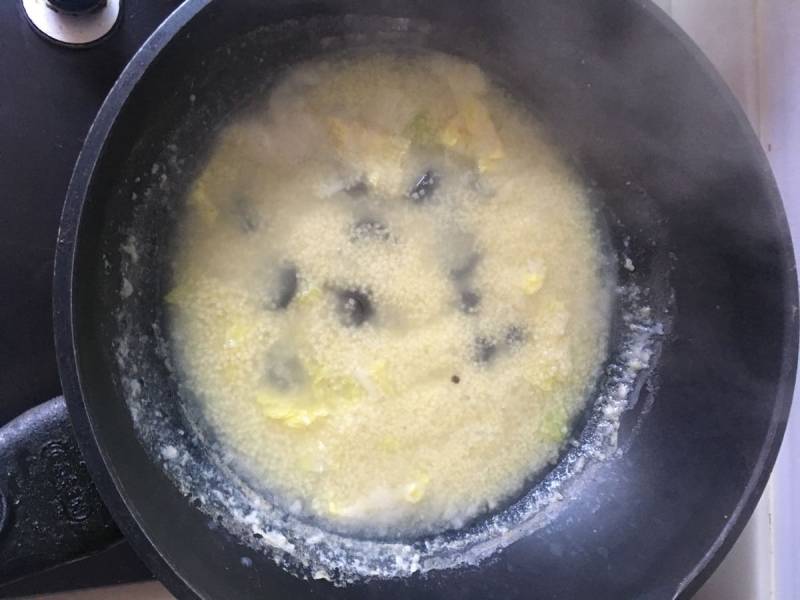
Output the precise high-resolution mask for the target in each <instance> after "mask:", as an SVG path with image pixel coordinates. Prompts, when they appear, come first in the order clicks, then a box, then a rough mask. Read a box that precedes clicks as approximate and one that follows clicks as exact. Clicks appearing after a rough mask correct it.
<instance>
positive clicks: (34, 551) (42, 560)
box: [0, 397, 122, 583]
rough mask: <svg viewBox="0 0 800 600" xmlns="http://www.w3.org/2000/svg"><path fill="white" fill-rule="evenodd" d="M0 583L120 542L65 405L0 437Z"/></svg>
mask: <svg viewBox="0 0 800 600" xmlns="http://www.w3.org/2000/svg"><path fill="white" fill-rule="evenodd" d="M0 466H1V467H2V468H0V583H6V582H8V581H11V580H14V579H17V578H20V577H23V576H25V575H29V574H32V573H36V572H39V571H42V570H44V569H46V568H48V567H53V566H56V565H58V564H62V563H65V562H68V561H70V560H74V559H76V558H80V557H82V556H85V555H87V554H91V553H93V552H97V551H100V550H103V549H104V548H106V547H108V546H109V545H110V544H112V543H113V542H115V541H117V540H119V539H120V538H121V537H122V534H121V533H120V531H119V529H118V528H117V526H116V524H115V523H114V521H113V520H112V518H111V515H110V514H109V512H108V510H107V509H106V507H105V505H104V504H103V501H102V500H101V499H100V495H99V494H98V493H97V490H96V489H95V487H94V484H93V483H92V479H91V477H90V476H89V472H88V470H87V469H86V464H85V463H84V462H83V457H82V455H81V452H80V449H79V448H78V443H77V441H76V440H75V436H74V434H73V432H72V425H71V424H70V420H69V415H68V413H67V406H66V403H65V402H64V398H63V397H58V398H53V399H52V400H50V401H48V402H45V403H44V404H41V405H39V406H37V407H35V408H32V409H31V410H29V411H27V412H26V413H24V414H22V415H20V416H19V417H17V418H16V419H14V420H13V421H11V422H10V423H9V424H7V425H6V426H5V427H3V428H2V429H0Z"/></svg>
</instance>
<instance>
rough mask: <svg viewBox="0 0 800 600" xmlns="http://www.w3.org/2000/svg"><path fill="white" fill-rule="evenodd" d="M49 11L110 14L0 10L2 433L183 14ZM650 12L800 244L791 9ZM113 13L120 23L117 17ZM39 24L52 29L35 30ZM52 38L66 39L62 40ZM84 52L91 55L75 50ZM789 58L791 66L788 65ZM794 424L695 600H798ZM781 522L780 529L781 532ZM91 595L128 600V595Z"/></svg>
mask: <svg viewBox="0 0 800 600" xmlns="http://www.w3.org/2000/svg"><path fill="white" fill-rule="evenodd" d="M50 1H51V2H54V3H56V4H60V5H61V6H62V7H65V8H67V9H76V10H77V9H80V8H82V7H86V6H88V5H90V4H91V5H92V6H94V7H97V6H100V5H102V7H103V10H105V11H106V12H105V13H104V14H100V13H97V14H96V15H95V18H94V24H92V25H90V26H89V27H88V28H86V27H82V26H77V28H76V27H73V26H72V25H71V24H70V22H69V20H67V22H66V24H64V22H62V23H61V24H59V22H53V19H52V17H53V15H52V14H51V13H50V12H47V11H51V9H50V8H48V7H47V6H45V0H5V1H4V2H0V84H2V85H0V189H1V190H2V192H0V248H2V250H0V256H2V259H1V260H0V399H1V401H0V423H5V422H7V421H9V420H10V419H12V418H14V417H15V416H17V415H19V414H20V413H22V412H23V411H25V410H26V409H28V408H31V407H33V406H35V405H36V404H39V403H40V402H42V401H44V400H47V399H48V398H51V397H53V396H55V395H58V394H59V393H60V385H59V378H58V372H57V369H56V358H55V350H54V347H53V332H52V321H51V280H52V270H53V256H54V249H55V241H56V233H57V229H58V222H59V217H60V213H61V206H62V202H63V198H64V194H65V191H66V188H67V184H68V181H69V178H70V175H71V172H72V167H73V165H74V163H75V160H76V158H77V155H78V153H79V151H80V148H81V145H82V143H83V140H84V137H85V135H86V133H87V131H88V129H89V126H90V125H91V122H92V119H93V118H94V115H95V113H96V112H97V109H98V108H99V106H100V104H101V102H102V101H103V98H104V97H105V95H106V93H107V92H108V90H109V88H110V87H111V85H112V84H113V82H114V80H115V79H116V77H117V75H118V74H119V73H120V72H121V70H122V69H123V67H124V66H125V64H126V63H127V61H128V60H129V58H130V57H131V56H132V54H133V53H134V52H135V51H136V49H137V48H138V47H139V46H140V45H141V44H142V42H143V41H144V40H145V38H146V37H147V36H148V35H149V34H150V33H151V32H152V31H153V30H154V29H155V28H156V27H157V26H158V24H159V23H160V22H161V21H162V20H163V19H164V18H165V17H166V16H167V15H168V14H169V13H170V12H171V11H172V10H173V9H174V8H176V7H177V5H178V4H179V3H180V2H179V0H105V2H104V1H103V0H50ZM656 3H657V4H659V5H660V6H661V7H662V8H664V10H665V11H667V12H668V13H670V14H671V15H672V16H673V17H674V18H675V19H676V20H677V21H678V22H679V24H681V25H682V26H683V27H684V28H685V29H686V30H687V31H688V32H689V33H690V35H692V37H694V38H695V40H696V41H698V43H699V44H700V45H701V47H703V49H704V50H705V51H706V52H707V53H708V54H709V56H710V58H711V59H712V61H713V62H715V63H716V65H717V67H718V68H719V69H720V71H721V73H722V75H723V77H725V78H726V79H727V81H728V82H729V84H731V86H732V87H733V89H734V92H735V93H736V94H737V96H738V97H739V99H740V101H741V102H742V104H743V106H744V108H745V111H746V112H747V113H748V116H749V117H750V119H751V121H752V122H753V123H754V126H755V127H756V129H757V131H758V132H759V133H760V135H761V138H762V141H763V143H764V145H765V148H766V149H767V150H768V152H769V153H770V158H771V160H772V162H773V165H774V167H775V169H776V175H777V177H778V180H779V184H780V185H781V187H782V191H783V194H784V200H785V202H786V205H787V206H786V208H787V212H788V214H789V219H790V222H792V226H793V229H794V233H795V240H797V239H798V235H800V179H798V175H797V172H798V169H797V168H796V163H795V167H794V168H792V167H791V164H790V158H789V157H790V156H791V155H792V150H791V144H792V143H793V144H794V148H795V150H794V152H795V153H800V142H798V140H799V139H800V137H794V141H792V138H791V136H790V129H791V127H789V126H788V125H786V123H789V124H790V123H795V125H796V126H798V127H800V119H799V118H798V115H797V113H796V109H795V113H794V115H795V116H794V117H793V119H794V120H792V119H791V118H790V119H788V120H786V119H785V118H784V117H783V116H782V113H780V110H785V111H790V109H791V103H789V104H788V105H787V106H783V108H781V106H780V104H781V102H780V100H781V98H783V99H784V100H785V99H786V98H787V97H788V98H791V97H794V98H795V99H796V101H797V102H800V69H798V68H794V69H792V68H791V65H792V64H794V65H798V64H800V57H798V53H800V38H798V37H795V38H794V41H792V38H791V35H790V33H789V32H791V31H793V29H792V25H791V23H794V27H795V29H794V31H795V32H797V31H800V6H798V5H797V3H796V2H794V0H772V1H771V2H770V3H761V2H758V1H757V0H656ZM26 9H27V11H26ZM116 9H118V13H114V12H113V11H114V10H116ZM51 12H52V11H51ZM68 12H69V10H68ZM31 21H33V22H34V24H36V25H39V26H40V27H41V28H42V29H43V30H44V32H42V31H36V30H35V29H34V27H32V23H31ZM787 23H789V24H788V25H787ZM62 25H63V26H62ZM65 27H66V29H65ZM795 35H796V33H795ZM52 37H62V39H61V41H60V42H59V43H55V42H54V41H53V40H52V39H49V38H52ZM95 38H97V39H95ZM733 39H735V40H736V43H732V41H731V40H733ZM84 42H87V43H88V45H84V46H80V47H77V46H74V45H72V46H70V44H81V43H84ZM792 52H794V53H795V54H794V56H795V57H796V58H795V59H794V63H793V62H792V60H791V58H787V57H791V56H792V54H791V53H792ZM781 69H783V70H781ZM792 73H793V75H792ZM787 81H788V86H789V87H788V88H787V87H786V86H787V83H786V82H787ZM791 86H794V88H792V87H791ZM787 90H788V96H787V95H786V94H787ZM792 90H793V91H792ZM776 111H778V112H776ZM782 124H783V125H782ZM798 413H800V410H798V407H797V406H796V408H795V411H794V417H793V421H794V423H793V424H790V426H789V428H788V430H787V440H786V442H785V445H784V449H783V451H782V453H781V457H780V458H779V461H778V464H777V466H776V471H775V475H774V476H773V481H772V482H771V484H770V485H769V486H768V488H767V490H766V492H765V496H764V499H763V500H762V503H761V505H760V506H759V508H758V509H757V510H756V513H755V516H754V518H753V520H752V521H751V523H750V525H749V526H748V528H747V529H746V530H745V532H744V534H743V535H742V539H741V540H740V542H739V543H738V544H737V546H736V547H735V548H734V550H733V552H732V553H731V556H730V557H729V558H728V559H727V560H726V561H725V562H724V563H723V565H722V567H721V568H720V569H719V571H718V572H717V573H716V574H715V575H714V576H713V577H712V580H711V581H710V582H709V585H707V586H706V587H705V588H704V589H703V590H702V591H701V592H700V594H699V595H698V598H702V599H703V600H717V599H719V598H725V600H739V599H740V598H741V599H742V600H745V599H746V600H756V599H758V600H761V599H762V598H764V599H766V598H780V599H781V600H784V599H787V600H788V599H789V598H800V575H798V574H797V569H796V568H792V563H793V562H794V563H795V564H796V561H797V557H798V556H800V549H798V547H797V542H796V541H794V542H792V539H793V538H794V539H795V540H796V539H800V521H798V519H797V517H796V516H791V515H792V513H793V512H794V511H793V510H792V504H793V503H795V502H797V498H798V494H800V489H798V483H797V481H798V480H800V458H798V457H800V443H799V442H800V435H799V434H800V431H798V430H799V429H800V427H798V425H800V422H798V421H800V419H798V417H799V416H800V415H799V414H798ZM792 448H794V453H793V452H792ZM775 519H779V520H780V526H779V527H776V525H775ZM148 579H152V576H151V575H150V573H149V572H148V571H147V569H146V568H145V567H144V566H143V565H142V563H141V562H140V561H139V560H138V558H136V556H135V555H134V553H133V551H132V550H131V549H130V548H129V547H128V546H127V544H125V543H124V542H121V543H119V544H117V545H116V546H114V547H112V548H110V549H108V550H106V551H105V552H102V553H100V554H97V555H95V556H92V557H89V558H85V559H82V560H80V561H77V562H74V563H72V564H70V565H65V566H62V567H59V568H56V569H54V570H52V571H49V572H47V573H44V574H40V575H36V576H35V577H32V578H28V579H27V580H23V581H20V582H16V583H14V584H10V585H7V586H5V587H2V588H0V598H3V597H5V598H8V597H19V596H30V595H34V596H36V597H41V596H42V595H43V594H46V593H48V592H55V591H59V590H74V589H79V588H89V587H92V588H95V587H102V586H107V585H112V584H118V583H130V582H135V581H143V580H148ZM745 580H746V581H745ZM748 586H749V587H748ZM160 590H161V588H160V587H156V585H155V584H152V585H148V586H142V587H139V586H132V587H126V595H125V598H131V599H134V598H136V599H146V598H155V597H158V598H162V597H167V596H166V595H165V594H166V593H165V592H162V591H160ZM776 590H777V591H776ZM162 594H164V595H162ZM74 597H77V596H74ZM92 597H97V598H100V597H122V589H121V588H119V589H118V590H115V591H114V592H110V591H109V592H108V593H105V592H101V595H99V596H92ZM70 598H73V596H72V595H70Z"/></svg>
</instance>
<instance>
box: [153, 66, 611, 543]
mask: <svg viewBox="0 0 800 600" xmlns="http://www.w3.org/2000/svg"><path fill="white" fill-rule="evenodd" d="M176 247H177V254H176V257H175V281H174V287H173V289H172V290H171V291H170V292H169V294H168V295H167V297H166V301H167V302H168V305H169V307H170V316H171V331H170V336H171V340H172V344H173V346H174V348H175V349H176V350H177V354H178V356H179V360H180V365H181V372H182V377H183V379H184V383H185V385H186V386H187V387H188V388H189V389H190V390H191V391H192V393H193V395H194V396H196V397H197V399H198V401H199V403H200V406H201V409H202V412H203V414H204V417H205V419H206V420H207V421H208V423H209V425H210V427H211V428H212V430H213V431H214V433H215V434H216V435H217V436H218V437H219V439H220V440H221V442H222V443H223V445H224V446H225V447H226V448H227V451H228V453H229V454H230V456H231V457H233V463H232V464H233V465H234V468H235V469H237V470H239V471H240V473H242V474H243V475H244V476H245V478H246V479H247V480H248V481H250V482H251V483H255V484H256V485H257V486H258V487H260V488H262V489H264V490H267V491H269V492H270V493H271V494H274V496H275V498H276V499H277V500H278V501H279V502H281V503H282V504H283V505H284V506H286V507H287V508H288V509H289V510H292V511H295V512H298V513H301V514H306V515H309V516H311V517H313V518H316V519H320V520H322V521H323V522H325V523H326V524H327V525H328V526H330V527H331V528H333V529H337V530H343V531H354V530H358V531H363V532H367V533H372V534H376V533H380V534H384V535H385V534H389V535H409V534H420V533H425V532H430V531H436V530H440V529H443V528H448V527H459V526H461V525H462V524H464V523H465V522H466V521H467V520H469V519H470V518H472V517H474V516H476V515H478V514H480V513H481V512H483V511H486V510H488V509H492V508H494V507H496V506H497V505H498V503H501V502H502V501H503V500H505V499H507V498H509V497H510V496H511V495H513V494H515V493H519V492H520V491H521V488H522V486H523V485H524V484H525V482H526V480H527V479H528V478H529V477H531V476H532V475H533V474H535V473H536V472H538V471H540V470H541V469H542V468H544V467H546V466H547V465H548V464H549V463H551V462H552V461H554V460H555V459H556V458H557V455H558V452H559V449H560V448H561V446H562V445H563V443H564V442H565V438H566V435H567V431H568V428H569V426H570V423H571V421H572V419H573V418H574V417H575V415H576V414H577V413H578V412H580V411H581V410H582V409H583V408H584V406H585V404H586V400H587V396H588V394H589V391H590V388H591V386H592V384H593V382H594V377H595V375H596V373H597V370H598V369H599V366H600V364H601V362H602V360H603V358H604V352H605V343H606V337H607V332H608V311H609V306H608V305H609V297H610V294H609V286H608V283H609V282H606V281H604V279H603V275H602V256H601V253H600V249H599V240H598V236H597V233H596V230H595V227H594V220H593V215H592V212H591V209H590V207H589V205H588V202H587V198H586V197H585V195H584V193H583V190H582V187H581V185H580V183H579V182H578V181H577V180H576V179H575V177H574V175H573V174H572V173H571V172H570V170H569V169H568V168H567V166H566V165H565V164H564V163H563V162H562V160H561V159H560V157H559V156H558V155H557V153H556V152H555V150H554V149H553V147H552V145H551V143H550V142H549V141H548V140H547V139H546V138H545V136H544V134H543V132H542V130H541V128H540V127H539V126H538V125H537V123H536V122H535V120H534V119H533V117H532V116H531V115H530V114H528V113H527V112H526V111H525V110H523V109H522V108H521V107H520V106H519V105H517V104H516V103H514V102H513V101H512V100H510V99H509V98H507V97H506V96H505V95H504V93H503V92H502V90H500V89H498V88H496V87H494V86H493V85H492V84H491V82H489V81H488V80H487V78H486V77H485V75H484V74H483V73H482V72H481V71H480V70H479V69H478V68H477V67H475V66H474V65H470V64H467V63H464V62H462V61H460V60H458V59H455V58H452V57H448V56H444V55H439V54H422V55H412V56H400V55H393V54H372V55H363V56H350V57H344V56H343V57H340V58H336V59H331V60H327V61H315V62H311V63H307V64H303V65H299V66H297V67H295V68H293V69H292V70H290V71H289V72H288V73H287V74H286V75H285V76H284V77H283V79H282V80H281V81H280V82H279V83H278V84H277V85H276V87H275V88H274V89H273V90H272V93H271V95H270V97H269V98H268V99H265V100H264V101H263V104H262V105H261V106H259V107H257V108H256V109H255V110H253V111H251V112H250V113H248V115H247V116H246V117H243V118H241V119H239V120H237V121H235V122H234V123H232V124H231V125H229V126H227V127H226V128H225V129H224V130H223V131H222V133H221V134H220V136H219V139H218V141H217V145H216V147H215V149H214V150H213V152H212V154H211V156H210V159H209V162H208V164H207V166H206V167H205V169H204V170H203V172H202V173H201V174H200V176H199V177H198V179H197V181H196V183H195V185H194V187H193V189H192V190H191V192H190V195H189V198H188V202H187V208H186V213H185V217H184V220H183V223H182V226H181V232H180V237H179V239H178V242H177V244H176Z"/></svg>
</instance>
